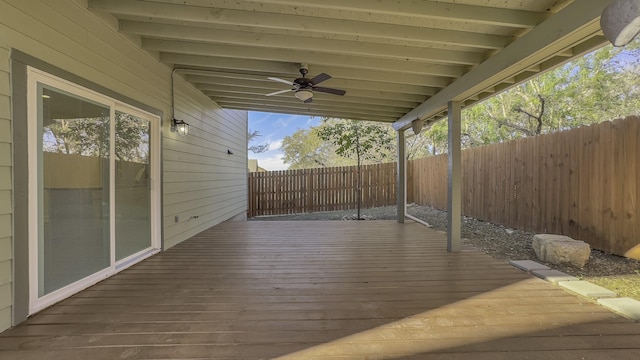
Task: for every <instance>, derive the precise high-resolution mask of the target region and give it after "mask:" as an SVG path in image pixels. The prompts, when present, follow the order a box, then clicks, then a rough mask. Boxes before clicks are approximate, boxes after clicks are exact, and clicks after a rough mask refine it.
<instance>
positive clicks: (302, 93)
mask: <svg viewBox="0 0 640 360" xmlns="http://www.w3.org/2000/svg"><path fill="white" fill-rule="evenodd" d="M294 95H295V97H297V98H298V99H300V100H302V101H304V102H306V101H307V100H311V98H312V97H313V91H311V90H309V89H300V90H297V91H296V93H295V94H294Z"/></svg>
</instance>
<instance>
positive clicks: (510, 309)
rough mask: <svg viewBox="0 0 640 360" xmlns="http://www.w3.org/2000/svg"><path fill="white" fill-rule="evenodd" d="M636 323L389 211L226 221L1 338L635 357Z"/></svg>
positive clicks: (95, 345)
mask: <svg viewBox="0 0 640 360" xmlns="http://www.w3.org/2000/svg"><path fill="white" fill-rule="evenodd" d="M639 338H640V324H638V323H636V322H633V321H631V320H628V319H625V318H622V317H620V316H618V315H616V314H614V313H612V312H610V311H608V310H606V309H605V308H603V307H601V306H599V305H597V304H594V303H593V302H591V301H589V300H587V299H584V298H580V297H578V296H576V295H573V294H571V293H569V292H567V291H566V290H564V289H561V288H559V287H557V286H554V285H552V284H550V283H547V282H544V281H542V280H540V279H537V278H535V277H532V276H530V275H527V274H525V273H524V272H522V271H519V270H517V269H515V268H513V267H511V266H510V265H508V264H506V263H504V262H500V261H496V260H494V259H492V258H490V257H489V256H487V255H485V254H482V253H480V252H478V251H475V250H473V249H470V248H465V249H464V251H462V252H461V253H458V254H451V253H447V252H446V238H445V236H444V234H442V233H439V232H436V231H433V230H431V229H427V228H425V227H422V226H420V225H418V224H413V223H408V224H404V225H402V224H397V223H395V222H387V221H380V222H378V221H376V222H339V221H336V222H229V223H224V224H221V225H219V226H216V227H214V228H212V229H209V230H207V231H205V232H203V233H201V234H198V235H197V236H195V237H193V238H192V239H190V240H188V241H186V242H184V243H182V244H179V245H178V246H176V247H174V248H172V249H170V250H168V251H167V252H165V253H162V254H159V255H156V256H154V257H152V258H150V259H147V260H145V261H144V262H142V263H140V264H137V265H135V266H133V267H132V268H130V269H127V270H125V271H124V272H122V273H120V274H118V275H116V276H114V277H112V278H109V279H107V280H105V281H103V282H101V283H99V284H97V285H95V286H93V287H91V288H89V289H87V290H85V291H83V292H81V293H79V294H76V295H75V296H73V297H71V298H69V299H66V300H64V301H62V302H61V303H59V304H57V305H55V306H53V307H50V308H48V309H45V310H43V311H42V312H40V313H39V314H37V315H35V316H33V317H31V318H30V319H29V320H27V321H26V322H25V323H23V324H21V325H20V326H18V327H16V328H14V329H11V330H9V331H6V332H4V333H2V334H0V359H25V360H29V359H37V360H43V359H67V360H69V359H70V360H73V359H91V360H101V359H170V358H171V359H268V358H278V357H280V358H283V359H336V360H338V359H363V358H369V359H384V358H415V359H421V358H428V359H447V360H452V359H518V358H527V359H576V358H578V359H579V358H585V359H637V358H640V341H638V339H639Z"/></svg>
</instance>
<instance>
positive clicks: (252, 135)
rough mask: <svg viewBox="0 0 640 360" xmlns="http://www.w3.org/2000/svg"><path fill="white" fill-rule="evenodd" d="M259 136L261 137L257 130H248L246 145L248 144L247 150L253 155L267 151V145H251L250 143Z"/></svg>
mask: <svg viewBox="0 0 640 360" xmlns="http://www.w3.org/2000/svg"><path fill="white" fill-rule="evenodd" d="M260 136H262V134H260V131H258V130H254V131H251V130H249V132H248V133H247V144H249V146H248V147H247V149H248V150H249V151H251V152H252V153H254V154H260V153H263V152H265V151H267V150H269V143H264V144H253V145H251V143H252V142H253V141H254V140H255V139H257V138H259V137H260Z"/></svg>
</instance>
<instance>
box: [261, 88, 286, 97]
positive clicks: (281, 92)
mask: <svg viewBox="0 0 640 360" xmlns="http://www.w3.org/2000/svg"><path fill="white" fill-rule="evenodd" d="M289 91H293V89H286V90H280V91H276V92H272V93H269V94H265V96H274V95H280V94H284V93H286V92H289Z"/></svg>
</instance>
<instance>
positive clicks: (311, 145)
mask: <svg viewBox="0 0 640 360" xmlns="http://www.w3.org/2000/svg"><path fill="white" fill-rule="evenodd" d="M281 149H282V152H283V153H284V157H283V161H284V162H285V163H286V164H289V169H292V170H293V169H311V168H318V167H329V166H341V165H352V164H353V163H352V162H351V160H350V159H344V158H341V157H340V156H338V155H337V154H336V153H335V146H333V145H332V144H330V143H328V142H324V141H322V139H320V137H319V136H318V127H311V128H310V129H306V130H303V129H298V130H297V131H296V132H294V133H293V134H291V136H286V137H285V138H284V139H283V140H282V147H281Z"/></svg>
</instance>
